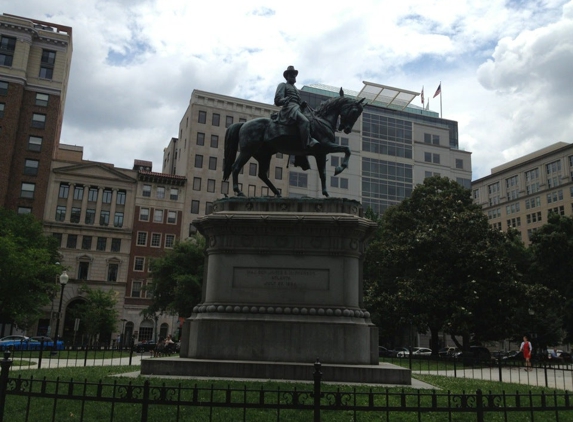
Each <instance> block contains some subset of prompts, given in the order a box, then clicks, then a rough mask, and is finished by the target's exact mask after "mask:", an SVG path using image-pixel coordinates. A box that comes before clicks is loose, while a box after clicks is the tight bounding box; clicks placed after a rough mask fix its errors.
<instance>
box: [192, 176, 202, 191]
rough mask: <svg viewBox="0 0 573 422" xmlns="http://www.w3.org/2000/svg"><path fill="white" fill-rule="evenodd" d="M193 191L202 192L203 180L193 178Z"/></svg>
mask: <svg viewBox="0 0 573 422" xmlns="http://www.w3.org/2000/svg"><path fill="white" fill-rule="evenodd" d="M193 190H201V178H200V177H194V178H193Z"/></svg>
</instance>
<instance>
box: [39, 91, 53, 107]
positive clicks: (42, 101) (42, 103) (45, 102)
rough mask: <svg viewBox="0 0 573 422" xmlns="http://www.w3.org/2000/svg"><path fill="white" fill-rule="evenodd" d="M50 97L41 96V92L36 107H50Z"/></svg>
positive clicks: (46, 95)
mask: <svg viewBox="0 0 573 422" xmlns="http://www.w3.org/2000/svg"><path fill="white" fill-rule="evenodd" d="M49 99H50V96H49V95H48V94H40V93H39V92H38V93H37V94H36V105H37V106H40V107H46V106H47V105H48V101H49Z"/></svg>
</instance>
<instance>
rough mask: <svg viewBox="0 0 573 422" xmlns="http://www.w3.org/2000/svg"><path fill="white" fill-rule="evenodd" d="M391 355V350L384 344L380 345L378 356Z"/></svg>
mask: <svg viewBox="0 0 573 422" xmlns="http://www.w3.org/2000/svg"><path fill="white" fill-rule="evenodd" d="M390 355H391V353H390V350H388V349H386V348H385V347H384V346H378V357H387V356H390Z"/></svg>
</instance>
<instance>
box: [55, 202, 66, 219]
mask: <svg viewBox="0 0 573 422" xmlns="http://www.w3.org/2000/svg"><path fill="white" fill-rule="evenodd" d="M65 219H66V207H64V206H63V205H58V206H57V207H56V221H64V220H65Z"/></svg>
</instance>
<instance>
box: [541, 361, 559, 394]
mask: <svg viewBox="0 0 573 422" xmlns="http://www.w3.org/2000/svg"><path fill="white" fill-rule="evenodd" d="M543 372H544V373H545V387H546V388H547V387H548V386H549V383H548V382H547V362H545V363H544V364H543ZM553 375H555V369H554V370H553ZM554 378H555V376H554ZM554 388H557V383H555V387H554Z"/></svg>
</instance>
